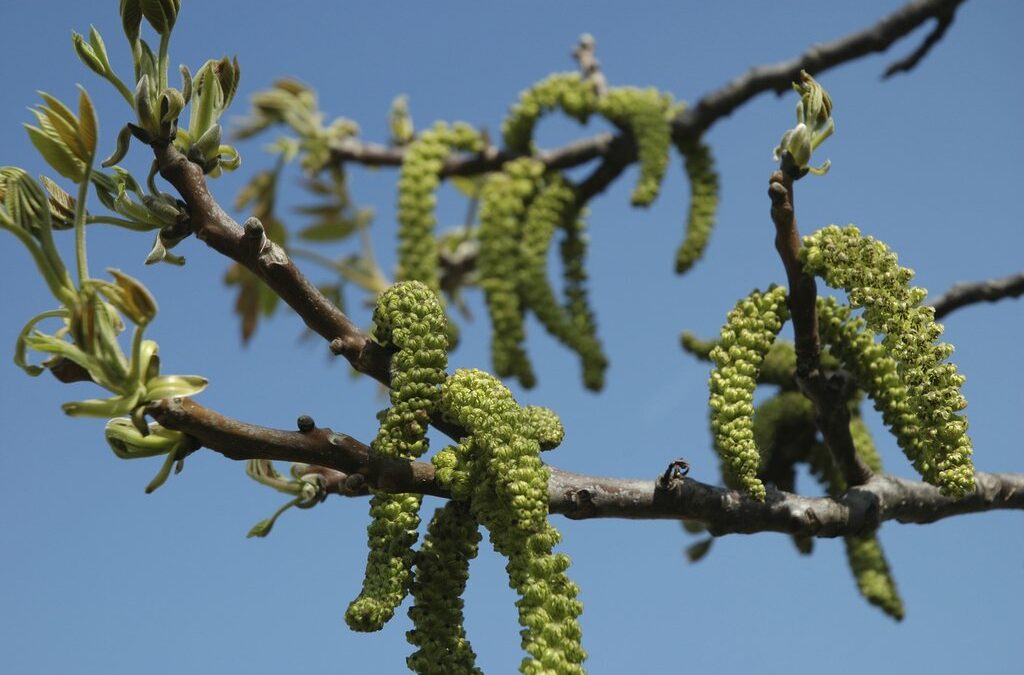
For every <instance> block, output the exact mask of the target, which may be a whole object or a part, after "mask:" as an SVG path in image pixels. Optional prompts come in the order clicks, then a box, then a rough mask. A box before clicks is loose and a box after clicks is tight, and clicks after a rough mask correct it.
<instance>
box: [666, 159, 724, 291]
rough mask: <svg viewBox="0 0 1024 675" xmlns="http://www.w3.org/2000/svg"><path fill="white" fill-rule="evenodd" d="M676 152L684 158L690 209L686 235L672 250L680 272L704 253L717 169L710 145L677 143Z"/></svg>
mask: <svg viewBox="0 0 1024 675" xmlns="http://www.w3.org/2000/svg"><path fill="white" fill-rule="evenodd" d="M677 147H678V148H679V152H680V153H682V155H683V157H684V158H685V159H686V161H685V167H686V175H687V177H688V178H689V179H690V210H689V212H688V213H687V216H686V236H685V238H684V239H683V243H682V244H681V245H680V246H679V250H678V251H677V252H676V274H683V273H685V272H686V271H687V270H689V269H690V268H691V267H693V265H694V263H696V262H697V261H698V260H700V258H701V256H703V255H704V249H705V248H707V245H708V240H709V239H710V238H711V230H712V228H714V226H715V212H716V211H717V209H718V173H717V172H716V171H715V161H714V159H713V158H712V156H711V148H709V147H708V146H707V145H705V144H704V143H701V142H700V141H691V142H687V143H681V144H679V146H677Z"/></svg>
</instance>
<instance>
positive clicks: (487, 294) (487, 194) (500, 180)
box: [477, 157, 544, 388]
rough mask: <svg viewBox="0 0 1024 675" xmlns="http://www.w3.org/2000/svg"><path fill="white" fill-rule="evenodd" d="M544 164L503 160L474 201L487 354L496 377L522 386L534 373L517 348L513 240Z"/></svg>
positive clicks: (520, 336) (519, 325) (519, 312)
mask: <svg viewBox="0 0 1024 675" xmlns="http://www.w3.org/2000/svg"><path fill="white" fill-rule="evenodd" d="M543 172H544V165H543V164H541V163H540V162H538V161H536V160H533V159H530V158H528V157H524V158H520V159H515V160H512V161H510V162H506V163H505V165H504V167H503V168H502V171H501V172H499V173H495V174H492V175H490V176H489V177H488V178H487V181H486V182H485V183H484V187H483V190H482V191H481V199H480V229H479V234H478V238H479V241H480V254H479V257H478V259H477V268H478V270H479V274H480V287H481V288H482V289H483V291H484V298H485V300H486V301H487V308H488V311H489V313H490V316H491V325H492V327H493V333H492V336H491V358H492V362H493V365H494V371H495V372H496V373H497V374H498V375H500V376H501V377H517V378H518V379H519V382H520V383H521V384H522V385H523V386H524V387H527V388H529V387H532V386H533V385H534V384H536V379H537V378H536V376H535V375H534V373H533V367H532V366H531V365H530V361H529V358H528V357H527V356H526V352H525V350H524V348H523V340H524V339H525V337H526V333H525V330H524V328H523V307H522V303H520V298H519V288H518V280H519V276H518V275H519V267H520V262H521V260H520V255H519V242H520V239H521V229H522V219H523V215H524V214H525V213H526V205H527V202H528V201H529V200H530V199H531V198H532V197H533V195H534V193H535V192H536V190H537V187H538V183H539V181H540V180H541V176H542V175H543Z"/></svg>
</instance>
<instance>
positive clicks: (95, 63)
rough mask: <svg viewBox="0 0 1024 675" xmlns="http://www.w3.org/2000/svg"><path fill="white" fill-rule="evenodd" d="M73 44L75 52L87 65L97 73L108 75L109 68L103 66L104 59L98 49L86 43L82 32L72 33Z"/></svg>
mask: <svg viewBox="0 0 1024 675" xmlns="http://www.w3.org/2000/svg"><path fill="white" fill-rule="evenodd" d="M71 44H72V46H74V48H75V53H76V54H78V58H79V59H80V60H81V61H82V63H84V64H85V66H86V67H87V68H88V69H89V70H91V71H93V72H94V73H96V74H97V75H106V74H107V70H106V68H104V66H103V61H101V60H100V57H99V56H97V54H96V50H94V49H93V48H92V47H90V46H89V45H87V44H86V43H85V38H84V37H82V35H81V34H80V33H72V34H71Z"/></svg>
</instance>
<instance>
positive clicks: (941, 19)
mask: <svg viewBox="0 0 1024 675" xmlns="http://www.w3.org/2000/svg"><path fill="white" fill-rule="evenodd" d="M955 16H956V8H955V7H954V8H953V9H951V10H950V11H949V14H947V15H945V16H937V17H936V22H935V26H934V27H933V28H932V30H931V32H930V33H928V35H927V36H926V37H925V39H924V41H922V42H921V45H920V46H919V47H918V48H917V49H915V50H914V51H913V52H911V53H910V54H909V55H907V56H906V57H905V58H902V59H900V60H899V61H894V62H893V63H890V64H889V67H888V68H886V69H885V72H884V73H882V79H883V80H887V79H889V78H890V77H892V76H893V75H895V74H896V73H906V72H910V71H911V70H913V69H914V67H915V66H917V64H918V63H920V62H921V59H923V58H924V57H925V56H927V55H928V52H930V51H931V50H932V47H934V46H935V45H937V44H938V43H939V40H941V39H942V36H943V35H945V34H946V31H947V30H949V27H950V26H952V25H953V18H954V17H955Z"/></svg>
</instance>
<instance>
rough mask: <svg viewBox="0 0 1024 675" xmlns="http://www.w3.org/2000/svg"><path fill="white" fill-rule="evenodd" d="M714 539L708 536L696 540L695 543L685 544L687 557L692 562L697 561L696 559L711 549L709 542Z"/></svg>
mask: <svg viewBox="0 0 1024 675" xmlns="http://www.w3.org/2000/svg"><path fill="white" fill-rule="evenodd" d="M714 541H715V540H714V539H713V538H712V537H708V538H707V539H702V540H701V541H698V542H697V543H696V544H691V545H690V546H687V547H686V557H687V559H688V560H689V561H690V562H692V563H694V562H697V561H698V560H700V559H701V558H703V557H704V556H706V555H707V554H708V551H710V550H711V544H712V543H713V542H714Z"/></svg>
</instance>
